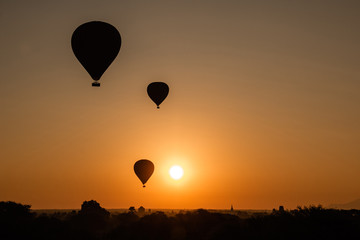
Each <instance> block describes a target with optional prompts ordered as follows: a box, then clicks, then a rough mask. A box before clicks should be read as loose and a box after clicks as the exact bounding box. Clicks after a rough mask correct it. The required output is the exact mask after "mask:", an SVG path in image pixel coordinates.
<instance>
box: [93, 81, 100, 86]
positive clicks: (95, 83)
mask: <svg viewBox="0 0 360 240" xmlns="http://www.w3.org/2000/svg"><path fill="white" fill-rule="evenodd" d="M91 86H93V87H100V83H98V82H93V83H92V84H91Z"/></svg>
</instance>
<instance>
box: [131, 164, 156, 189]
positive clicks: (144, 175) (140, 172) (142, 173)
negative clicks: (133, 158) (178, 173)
mask: <svg viewBox="0 0 360 240" xmlns="http://www.w3.org/2000/svg"><path fill="white" fill-rule="evenodd" d="M134 171H135V174H136V176H137V177H138V178H139V179H140V181H141V182H142V184H143V187H145V183H146V182H147V181H148V180H149V178H150V177H151V175H152V174H153V172H154V164H153V163H152V162H151V161H149V160H146V159H141V160H139V161H137V162H136V163H135V164H134Z"/></svg>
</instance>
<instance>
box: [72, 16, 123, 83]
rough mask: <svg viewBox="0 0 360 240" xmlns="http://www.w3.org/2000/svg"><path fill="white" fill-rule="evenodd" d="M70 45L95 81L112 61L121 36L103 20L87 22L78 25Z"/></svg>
mask: <svg viewBox="0 0 360 240" xmlns="http://www.w3.org/2000/svg"><path fill="white" fill-rule="evenodd" d="M71 47H72V50H73V52H74V54H75V56H76V58H77V59H78V60H79V62H80V63H81V65H82V66H83V67H84V68H85V69H86V71H87V72H88V73H89V74H90V76H91V77H92V79H94V81H95V82H93V83H92V86H93V87H100V83H98V82H97V81H98V80H99V79H100V78H101V76H102V75H103V73H104V72H105V71H106V69H107V68H108V67H109V66H110V64H111V63H112V62H113V61H114V59H115V58H116V56H117V55H118V53H119V51H120V47H121V36H120V33H119V32H118V30H116V28H115V27H114V26H112V25H110V24H108V23H105V22H98V21H93V22H87V23H84V24H82V25H80V26H79V27H78V28H77V29H76V30H75V31H74V33H73V35H72V37H71Z"/></svg>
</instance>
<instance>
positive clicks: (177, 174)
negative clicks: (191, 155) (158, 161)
mask: <svg viewBox="0 0 360 240" xmlns="http://www.w3.org/2000/svg"><path fill="white" fill-rule="evenodd" d="M169 174H170V176H171V177H172V178H173V179H175V180H179V179H180V178H182V176H183V175H184V170H183V169H182V167H180V166H178V165H175V166H172V167H171V168H170V170H169Z"/></svg>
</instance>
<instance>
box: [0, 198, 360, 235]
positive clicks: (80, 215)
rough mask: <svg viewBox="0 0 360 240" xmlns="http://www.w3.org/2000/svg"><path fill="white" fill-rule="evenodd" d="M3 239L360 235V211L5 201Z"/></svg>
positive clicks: (1, 206)
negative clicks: (114, 208)
mask: <svg viewBox="0 0 360 240" xmlns="http://www.w3.org/2000/svg"><path fill="white" fill-rule="evenodd" d="M0 239H3V240H7V239H54V240H57V239H62V240H64V239H77V240H81V239H87V240H92V239H94V240H98V239H106V240H111V239H157V240H158V239H166V240H171V239H174V240H175V239H307V240H308V239H360V211H359V210H335V209H324V208H322V207H321V206H309V207H303V208H302V207H299V208H297V209H295V210H290V211H285V210H280V211H277V210H274V211H273V212H272V213H270V214H264V215H260V216H253V217H250V218H246V219H244V218H239V217H238V216H236V215H234V214H224V213H210V212H208V211H206V210H203V209H199V210H196V211H188V212H181V213H178V214H176V215H174V216H168V215H166V214H165V213H163V212H155V213H149V214H143V215H141V216H139V215H138V214H137V213H136V212H135V211H133V210H132V211H129V212H128V213H118V214H110V213H109V212H108V211H107V210H106V209H104V208H102V207H101V206H100V205H99V204H98V203H97V202H96V201H93V200H92V201H85V202H84V203H83V204H82V206H81V210H80V211H72V212H68V213H53V214H36V213H34V212H32V211H30V206H29V205H22V204H19V203H15V202H0Z"/></svg>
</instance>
